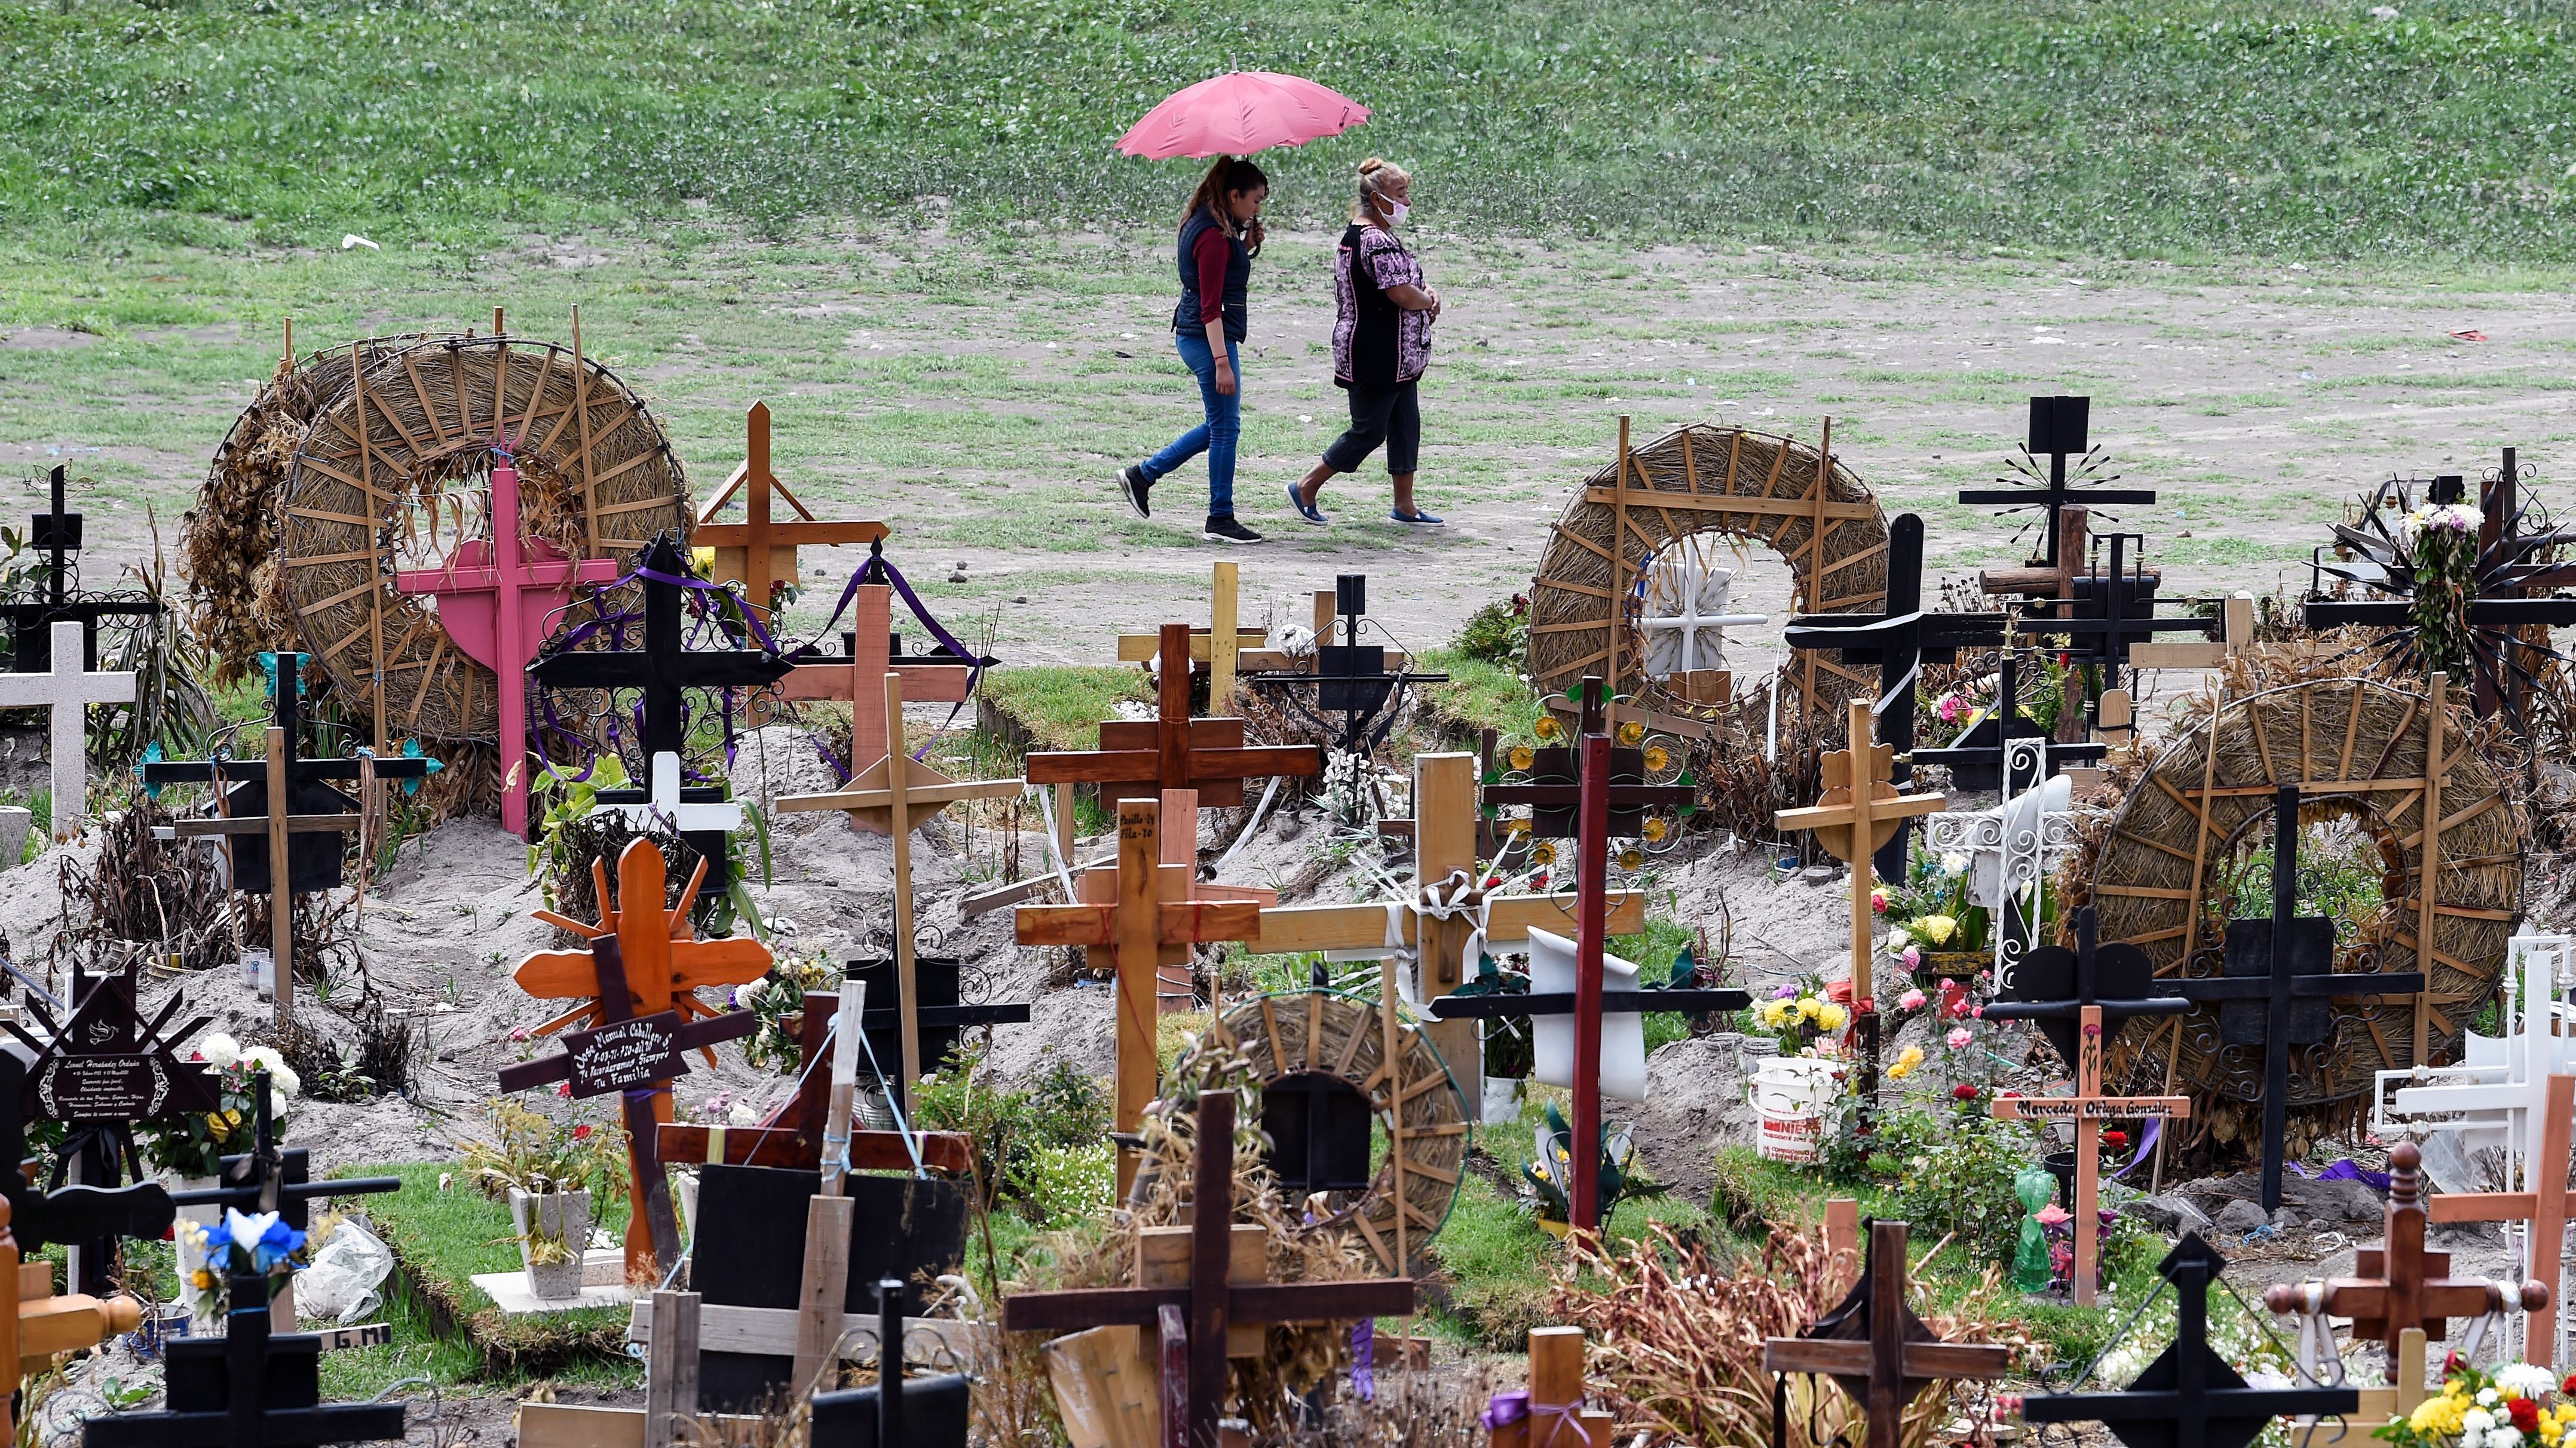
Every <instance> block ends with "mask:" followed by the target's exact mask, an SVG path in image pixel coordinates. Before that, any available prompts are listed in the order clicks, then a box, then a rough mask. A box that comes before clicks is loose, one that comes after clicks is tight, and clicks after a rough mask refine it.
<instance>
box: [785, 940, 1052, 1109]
mask: <svg viewBox="0 0 2576 1448" xmlns="http://www.w3.org/2000/svg"><path fill="white" fill-rule="evenodd" d="M912 964H913V988H914V989H916V990H918V991H920V992H921V1003H920V1005H919V1006H918V1007H917V1008H916V1015H917V1024H918V1027H919V1030H920V1032H921V1065H922V1069H923V1070H925V1071H926V1070H929V1069H930V1068H932V1067H933V1066H935V1065H937V1064H938V1063H940V1062H942V1061H945V1060H947V1059H948V1056H949V1053H950V1052H952V1051H954V1050H956V1049H957V1040H958V1038H959V1037H960V1036H962V1035H964V1034H965V1033H966V1032H967V1031H968V1030H970V1029H972V1028H974V1027H977V1026H1024V1025H1027V1024H1028V1022H1029V1006H1028V1003H1027V1002H1026V1001H1013V1002H1006V1003H1004V1004H1001V1005H983V1004H980V1003H978V1004H960V1003H959V1000H958V994H959V993H958V989H957V977H958V972H959V970H960V968H961V967H960V964H959V962H958V961H957V960H955V959H953V958H948V957H935V956H924V957H920V958H918V959H916V960H914V961H913V963H912ZM842 970H843V974H845V975H846V976H847V977H848V978H849V979H851V980H855V981H858V982H859V983H861V984H862V985H865V986H866V987H867V1000H868V1006H867V1013H866V1014H865V1015H864V1016H862V1017H861V1018H860V1022H859V1029H860V1034H861V1035H862V1036H864V1037H865V1038H866V1040H867V1043H868V1055H869V1058H870V1059H871V1060H873V1061H875V1062H876V1064H877V1069H878V1071H879V1073H880V1074H881V1075H882V1076H891V1077H893V1078H895V1079H894V1082H893V1085H894V1093H895V1104H896V1105H898V1106H900V1107H902V1108H904V1109H905V1110H907V1111H908V1110H910V1109H911V1108H912V1083H911V1082H909V1081H905V1080H903V1079H901V1078H902V1076H903V1071H902V1061H903V980H902V972H900V971H898V970H897V969H895V963H894V962H893V961H891V960H853V961H849V962H847V963H846V964H845V965H844V966H843V968H842ZM817 994H820V993H819V992H808V993H807V995H806V997H805V998H806V1000H807V1001H808V1002H809V1003H810V1002H811V1001H813V1000H814V998H815V996H816V995H817ZM826 998H827V999H829V1000H831V1001H832V1002H833V1006H834V1008H835V1009H838V1007H839V1003H840V997H838V996H827V997H826ZM807 1009H809V1010H810V1009H812V1007H811V1005H810V1004H809V1005H808V1007H807Z"/></svg>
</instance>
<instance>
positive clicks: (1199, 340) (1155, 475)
mask: <svg viewBox="0 0 2576 1448" xmlns="http://www.w3.org/2000/svg"><path fill="white" fill-rule="evenodd" d="M1173 340H1174V342H1175V344H1176V345H1177V346H1178V347H1179V349H1180V353H1181V362H1182V364H1183V365H1185V366H1187V367H1188V368H1189V369H1190V371H1191V372H1193V373H1195V374H1197V376H1198V379H1199V400H1200V401H1201V402H1202V403H1204V404H1206V407H1207V420H1206V421H1205V422H1202V423H1200V424H1199V425H1198V426H1196V427H1194V428H1191V429H1190V430H1189V431H1187V432H1185V433H1182V434H1181V435H1180V436H1179V437H1176V438H1174V439H1172V445H1171V446H1170V447H1167V448H1165V449H1163V450H1162V451H1161V452H1158V453H1156V454H1154V455H1153V456H1152V457H1149V458H1147V459H1145V461H1144V462H1142V463H1140V464H1138V465H1137V466H1138V467H1139V468H1140V469H1141V470H1142V471H1143V472H1144V474H1145V481H1147V482H1149V483H1151V482H1156V481H1159V480H1160V479H1161V478H1162V477H1163V476H1164V475H1165V474H1167V473H1169V472H1171V471H1172V470H1173V469H1175V468H1177V467H1179V466H1180V465H1181V464H1183V463H1185V462H1188V461H1189V460H1190V459H1192V458H1194V457H1197V456H1198V455H1199V454H1200V453H1206V454H1207V460H1208V516H1209V517H1211V518H1231V517H1233V516H1234V443H1235V438H1236V436H1237V435H1238V434H1239V433H1240V432H1241V431H1242V418H1243V368H1242V366H1241V365H1240V364H1239V363H1237V362H1236V360H1235V346H1234V342H1233V341H1232V340H1231V339H1228V341H1227V342H1226V344H1225V360H1226V362H1227V364H1228V365H1229V366H1232V367H1233V368H1234V377H1235V383H1234V392H1233V394H1232V395H1231V396H1229V395H1227V394H1225V393H1222V392H1219V391H1217V390H1216V354H1215V353H1214V352H1211V351H1209V350H1208V343H1207V333H1206V332H1204V331H1195V332H1176V333H1174V334H1173Z"/></svg>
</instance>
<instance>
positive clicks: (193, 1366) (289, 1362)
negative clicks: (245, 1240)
mask: <svg viewBox="0 0 2576 1448" xmlns="http://www.w3.org/2000/svg"><path fill="white" fill-rule="evenodd" d="M268 1295H269V1282H268V1279H267V1278H265V1277H261V1276H258V1275H255V1274H251V1273H235V1274H234V1275H233V1278H232V1300H233V1301H234V1302H235V1303H237V1304H239V1303H259V1302H264V1301H266V1300H267V1298H268ZM162 1351H163V1353H164V1354H165V1355H166V1358H167V1373H166V1377H165V1381H166V1383H167V1386H168V1396H167V1406H166V1407H165V1408H164V1409H163V1410H162V1411H160V1412H157V1413H112V1414H109V1415H108V1416H106V1417H101V1418H92V1419H90V1420H89V1422H88V1423H87V1424H86V1425H85V1426H84V1427H83V1429H82V1433H83V1437H82V1439H81V1441H82V1443H83V1444H84V1445H85V1448H268V1445H271V1444H280V1443H297V1444H322V1443H375V1442H381V1441H384V1440H387V1439H399V1438H401V1437H402V1436H403V1406H402V1404H400V1403H324V1402H322V1401H321V1397H322V1389H321V1372H322V1340H321V1338H320V1337H318V1336H316V1335H315V1334H312V1333H302V1332H277V1331H275V1330H274V1328H273V1326H272V1324H271V1322H270V1314H269V1313H267V1312H265V1311H261V1310H259V1309H258V1308H256V1307H250V1308H243V1307H239V1306H236V1307H235V1308H234V1310H233V1311H232V1312H231V1313H230V1314H228V1315H227V1316H226V1318H225V1322H224V1335H223V1336H222V1337H219V1338H215V1337H183V1338H177V1339H173V1340H172V1341H170V1342H167V1343H164V1344H163V1345H162ZM272 1404H274V1406H272Z"/></svg>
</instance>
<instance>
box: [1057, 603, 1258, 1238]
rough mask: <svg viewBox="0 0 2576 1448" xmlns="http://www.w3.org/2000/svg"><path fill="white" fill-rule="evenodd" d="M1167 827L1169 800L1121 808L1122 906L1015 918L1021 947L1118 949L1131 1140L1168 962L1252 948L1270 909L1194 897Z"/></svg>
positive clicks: (1144, 1096) (1149, 1081)
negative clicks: (1221, 944) (1233, 943)
mask: <svg viewBox="0 0 2576 1448" xmlns="http://www.w3.org/2000/svg"><path fill="white" fill-rule="evenodd" d="M1166 637H1168V634H1167V635H1166ZM1227 722H1232V721H1227ZM1031 757H1032V758H1035V757H1036V756H1031ZM1162 820H1163V805H1162V801H1160V800H1156V799H1127V800H1122V801H1120V802H1119V805H1118V872H1117V875H1116V877H1115V878H1116V881H1117V886H1118V898H1117V902H1116V903H1115V904H1108V905H1097V904H1082V905H1023V906H1021V907H1019V910H1018V914H1017V920H1016V926H1017V933H1018V937H1019V942H1020V944H1022V945H1080V946H1086V947H1089V948H1092V949H1100V948H1103V947H1106V948H1107V949H1108V950H1109V952H1110V958H1111V960H1112V961H1113V962H1114V963H1115V966H1116V972H1117V974H1116V981H1117V996H1118V1103H1117V1113H1118V1114H1117V1126H1118V1130H1120V1131H1122V1132H1128V1133H1133V1132H1134V1131H1136V1130H1137V1129H1138V1128H1139V1127H1140V1126H1142V1125H1143V1124H1144V1120H1145V1108H1146V1107H1147V1106H1149V1105H1151V1104H1152V1103H1153V1100H1154V1095H1155V1092H1156V1090H1157V1089H1158V1078H1157V1071H1156V1060H1155V1055H1154V1028H1155V1024H1156V1021H1157V1019H1158V1018H1159V1016H1160V1014H1161V1012H1160V1009H1159V1007H1158V1004H1157V1001H1156V995H1157V986H1158V983H1159V980H1160V972H1161V967H1162V965H1163V964H1164V963H1165V962H1167V961H1168V962H1177V963H1179V964H1181V965H1182V966H1184V967H1186V966H1187V964H1188V961H1189V957H1190V947H1191V946H1193V945H1197V944H1200V943H1203V942H1208V941H1217V940H1250V939H1253V938H1254V937H1256V936H1258V935H1259V934H1260V933H1261V907H1260V906H1259V905H1258V904H1256V903H1254V902H1252V901H1250V900H1193V899H1191V898H1190V881H1191V879H1192V878H1193V877H1194V876H1195V875H1196V873H1197V871H1196V870H1195V869H1193V868H1192V867H1191V866H1189V865H1179V864H1166V863H1164V862H1163V860H1162V842H1161V839H1160V834H1161V830H1162ZM1135 1179H1136V1157H1135V1153H1133V1152H1131V1151H1127V1150H1124V1149H1122V1150H1120V1152H1119V1154H1118V1193H1119V1197H1120V1198H1121V1199H1122V1200H1123V1199H1124V1198H1125V1196H1126V1193H1127V1188H1128V1187H1129V1185H1131V1184H1132V1183H1133V1182H1134V1181H1135Z"/></svg>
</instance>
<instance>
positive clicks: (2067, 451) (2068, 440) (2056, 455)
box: [1959, 397, 2156, 598]
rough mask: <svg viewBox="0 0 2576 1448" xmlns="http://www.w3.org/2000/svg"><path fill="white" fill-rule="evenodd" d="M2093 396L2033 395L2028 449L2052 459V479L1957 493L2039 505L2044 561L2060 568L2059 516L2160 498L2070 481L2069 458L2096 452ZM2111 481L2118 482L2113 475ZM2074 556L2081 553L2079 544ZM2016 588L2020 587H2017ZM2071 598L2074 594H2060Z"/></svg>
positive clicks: (1983, 501)
mask: <svg viewBox="0 0 2576 1448" xmlns="http://www.w3.org/2000/svg"><path fill="white" fill-rule="evenodd" d="M2092 411H2093V399H2092V398H2090V397H2034V398H2032V399H2031V400H2030V438H2029V441H2028V442H2027V443H2026V444H2025V445H2024V450H2025V451H2026V452H2028V453H2029V454H2030V456H2031V457H2033V458H2046V459H2048V481H2047V482H2045V483H2041V484H2037V485H2035V486H2034V485H2027V484H2013V485H2011V486H2008V487H2003V488H1969V489H1966V490H1964V491H1962V492H1961V493H1960V494H1959V501H1960V502H1961V503H1962V504H1965V505H1968V506H1970V507H1977V506H1991V505H1996V504H2000V505H2002V506H2003V507H2004V508H2006V509H2007V510H2011V509H2019V508H2034V507H2035V508H2039V509H2041V510H2043V511H2045V512H2046V513H2047V514H2048V518H2047V521H2046V523H2045V524H2044V525H2043V526H2042V527H2041V529H2040V537H2041V540H2042V542H2041V546H2042V547H2043V548H2045V549H2046V550H2047V551H2046V552H2045V553H2044V554H2042V555H2041V558H2040V563H2041V566H2043V567H2046V568H2051V569H2054V568H2057V567H2059V566H2061V565H2062V563H2063V562H2064V561H2065V558H2066V552H2065V550H2064V549H2062V548H2060V546H2059V536H2060V527H2059V519H2060V517H2061V516H2062V515H2063V514H2065V513H2067V512H2069V511H2074V512H2078V513H2081V512H2082V511H2083V510H2085V509H2088V508H2118V507H2127V506H2132V505H2134V506H2138V507H2145V506H2147V505H2149V504H2151V503H2153V502H2155V500H2156V494H2155V490H2154V489H2153V488H2111V487H2102V486H2091V487H2087V486H2085V485H2083V484H2082V483H2080V482H2078V483H2072V484H2070V483H2069V482H2067V480H2066V460H2067V459H2068V458H2070V457H2074V458H2081V457H2086V456H2089V455H2090V454H2091V453H2092V450H2093V449H2092V446H2091V444H2090V442H2089V441H2088V440H2087V436H2086V433H2087V424H2088V423H2089V422H2090V421H2091V414H2092ZM2111 481H2114V482H2116V481H2118V480H2117V479H2112V480H2111ZM2074 556H2076V557H2079V558H2080V557H2082V556H2083V550H2082V549H2081V548H2080V547H2079V548H2077V549H2076V550H2075V554H2074ZM2016 591H2018V590H2016ZM2059 596H2060V597H2064V598H2071V597H2073V595H2072V594H2060V595H2059Z"/></svg>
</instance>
